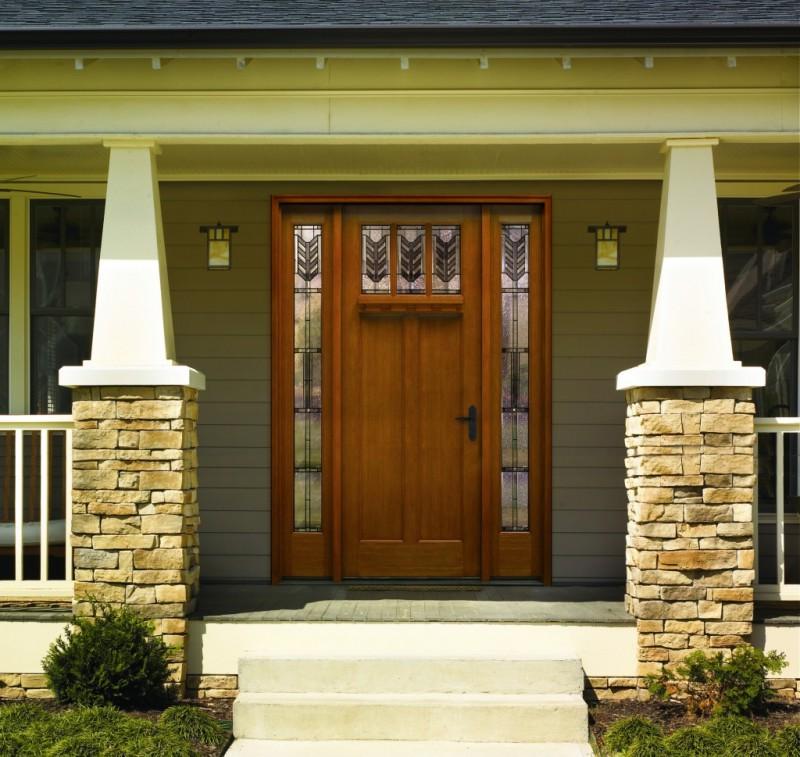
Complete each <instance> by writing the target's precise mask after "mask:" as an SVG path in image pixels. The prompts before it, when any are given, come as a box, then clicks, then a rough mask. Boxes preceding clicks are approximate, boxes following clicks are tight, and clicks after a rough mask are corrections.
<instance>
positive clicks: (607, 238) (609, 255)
mask: <svg viewBox="0 0 800 757" xmlns="http://www.w3.org/2000/svg"><path fill="white" fill-rule="evenodd" d="M627 229H628V227H627V226H612V225H611V224H610V223H609V222H608V221H606V222H605V224H604V225H603V226H589V227H588V229H587V231H589V232H590V233H592V234H594V240H595V253H596V258H595V265H594V267H595V268H596V269H597V270H598V271H617V270H619V235H620V234H621V233H622V232H623V231H627Z"/></svg>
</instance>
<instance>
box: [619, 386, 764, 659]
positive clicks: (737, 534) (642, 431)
mask: <svg viewBox="0 0 800 757" xmlns="http://www.w3.org/2000/svg"><path fill="white" fill-rule="evenodd" d="M627 400H628V418H627V421H626V439H625V445H626V447H627V458H626V460H625V464H626V467H627V476H628V478H627V479H626V486H627V489H628V536H627V550H626V562H627V586H626V598H625V601H626V607H627V609H628V611H629V612H630V613H631V614H632V615H633V616H634V617H635V618H636V622H637V629H638V639H639V642H638V646H639V674H640V675H646V674H648V673H655V674H658V673H660V672H661V670H662V668H663V667H664V666H665V665H671V664H675V663H678V662H679V661H680V660H682V659H683V658H684V657H686V655H687V654H689V653H690V652H692V651H693V650H695V649H706V648H708V649H725V648H732V647H735V646H736V645H738V644H742V643H744V642H746V641H747V640H748V638H749V636H750V633H751V630H752V620H753V581H754V578H755V572H754V570H753V559H754V551H753V487H754V484H755V476H754V473H755V470H754V456H753V449H754V442H755V436H754V431H753V416H754V413H755V406H754V405H753V403H752V401H751V400H752V394H751V390H750V389H739V388H702V387H687V388H672V387H668V388H644V389H632V390H629V391H628V393H627Z"/></svg>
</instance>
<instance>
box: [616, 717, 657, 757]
mask: <svg viewBox="0 0 800 757" xmlns="http://www.w3.org/2000/svg"><path fill="white" fill-rule="evenodd" d="M651 725H652V723H651ZM624 754H625V757H664V739H663V738H662V737H661V735H660V734H659V735H655V734H653V733H646V734H642V735H641V736H639V738H637V739H636V741H634V742H633V744H631V745H630V746H629V747H628V748H627V749H626V750H625V752H624Z"/></svg>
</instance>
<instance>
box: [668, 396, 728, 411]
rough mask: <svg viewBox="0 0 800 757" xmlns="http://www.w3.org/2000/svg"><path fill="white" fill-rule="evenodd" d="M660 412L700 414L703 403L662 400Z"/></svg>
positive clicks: (683, 400) (699, 401) (698, 401)
mask: <svg viewBox="0 0 800 757" xmlns="http://www.w3.org/2000/svg"><path fill="white" fill-rule="evenodd" d="M731 409H733V403H731ZM661 412H662V413H667V414H671V413H691V414H695V413H702V412H703V402H702V401H701V400H685V399H681V400H664V402H662V403H661Z"/></svg>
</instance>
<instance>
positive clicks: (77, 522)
mask: <svg viewBox="0 0 800 757" xmlns="http://www.w3.org/2000/svg"><path fill="white" fill-rule="evenodd" d="M72 532H73V533H76V534H99V533H100V518H98V517H97V516H96V515H83V514H81V515H75V514H73V516H72Z"/></svg>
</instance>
